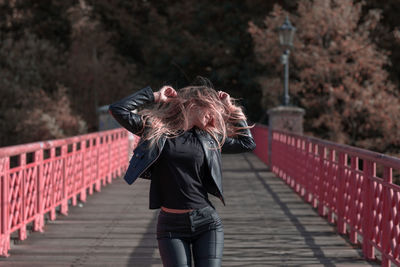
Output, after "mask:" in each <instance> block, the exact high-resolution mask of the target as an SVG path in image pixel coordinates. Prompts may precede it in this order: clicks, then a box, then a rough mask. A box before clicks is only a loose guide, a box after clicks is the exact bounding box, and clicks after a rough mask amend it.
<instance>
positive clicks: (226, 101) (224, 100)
mask: <svg viewBox="0 0 400 267" xmlns="http://www.w3.org/2000/svg"><path fill="white" fill-rule="evenodd" d="M218 97H219V99H220V100H221V102H222V103H224V104H225V105H226V106H227V107H228V108H229V109H230V111H241V108H239V107H237V106H235V105H234V104H232V101H231V96H230V95H229V94H228V93H226V92H224V91H218Z"/></svg>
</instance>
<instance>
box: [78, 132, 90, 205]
mask: <svg viewBox="0 0 400 267" xmlns="http://www.w3.org/2000/svg"><path fill="white" fill-rule="evenodd" d="M80 142H81V153H82V162H81V164H82V168H81V172H82V176H81V177H82V178H81V180H82V181H81V182H82V189H81V193H80V195H79V200H80V201H82V202H86V175H85V159H86V153H87V152H86V143H87V142H88V141H87V140H81V141H80Z"/></svg>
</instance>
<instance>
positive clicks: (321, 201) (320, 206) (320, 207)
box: [318, 145, 326, 216]
mask: <svg viewBox="0 0 400 267" xmlns="http://www.w3.org/2000/svg"><path fill="white" fill-rule="evenodd" d="M325 151H326V148H325V147H324V146H322V145H318V152H319V186H318V198H319V199H318V213H319V215H321V216H325V215H326V213H325V209H324V199H325V192H324V171H325V170H324V161H325Z"/></svg>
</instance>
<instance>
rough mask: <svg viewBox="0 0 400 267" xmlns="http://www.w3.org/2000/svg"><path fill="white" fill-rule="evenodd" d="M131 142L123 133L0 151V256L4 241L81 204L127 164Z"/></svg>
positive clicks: (5, 253)
mask: <svg viewBox="0 0 400 267" xmlns="http://www.w3.org/2000/svg"><path fill="white" fill-rule="evenodd" d="M137 141H138V139H137V137H133V135H131V134H129V133H128V132H127V131H125V130H123V129H115V130H109V131H104V132H97V133H92V134H87V135H81V136H75V137H72V138H66V139H59V140H52V141H45V142H38V143H30V144H23V145H18V146H11V147H4V148H0V201H1V206H0V256H8V250H9V249H10V235H11V234H12V233H13V232H16V231H17V230H18V234H19V235H18V237H19V239H20V240H24V239H26V237H27V233H26V227H27V225H28V224H31V223H32V224H33V229H32V230H34V231H40V232H42V231H43V230H44V216H45V214H47V213H49V217H50V220H55V219H56V208H59V209H60V213H61V214H63V215H67V214H68V204H69V201H71V202H72V205H76V204H77V197H78V196H79V200H80V201H82V202H85V201H86V196H87V193H89V195H91V194H93V190H96V191H100V189H101V185H103V186H104V185H106V184H107V183H111V182H112V179H113V178H116V177H118V176H120V175H121V174H122V172H123V171H124V170H125V169H126V167H127V164H128V154H129V148H132V147H133V146H134V145H135V143H136V142H137Z"/></svg>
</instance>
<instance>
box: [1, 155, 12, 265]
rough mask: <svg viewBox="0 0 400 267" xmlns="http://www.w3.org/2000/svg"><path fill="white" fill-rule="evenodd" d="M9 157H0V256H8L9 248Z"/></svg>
mask: <svg viewBox="0 0 400 267" xmlns="http://www.w3.org/2000/svg"><path fill="white" fill-rule="evenodd" d="M9 171H10V158H9V157H5V158H2V159H0V192H1V195H0V201H1V206H0V212H1V214H0V221H1V222H0V256H5V257H8V256H9V254H8V250H9V249H10V222H9V199H10V197H9V195H8V191H9V184H8V182H9V173H10V172H9Z"/></svg>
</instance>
